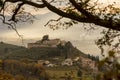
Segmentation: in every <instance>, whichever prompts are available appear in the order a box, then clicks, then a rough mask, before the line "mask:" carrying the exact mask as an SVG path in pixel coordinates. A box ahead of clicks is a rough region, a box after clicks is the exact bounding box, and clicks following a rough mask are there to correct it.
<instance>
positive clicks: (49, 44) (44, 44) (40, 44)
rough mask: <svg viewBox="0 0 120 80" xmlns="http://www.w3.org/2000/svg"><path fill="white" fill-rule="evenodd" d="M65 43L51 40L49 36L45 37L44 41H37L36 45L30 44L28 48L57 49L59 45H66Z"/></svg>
mask: <svg viewBox="0 0 120 80" xmlns="http://www.w3.org/2000/svg"><path fill="white" fill-rule="evenodd" d="M65 43H66V42H65V41H61V40H60V39H49V35H44V36H43V38H42V40H39V41H36V42H35V43H28V48H35V47H36V48H38V47H53V48H55V47H57V45H59V44H61V45H65Z"/></svg>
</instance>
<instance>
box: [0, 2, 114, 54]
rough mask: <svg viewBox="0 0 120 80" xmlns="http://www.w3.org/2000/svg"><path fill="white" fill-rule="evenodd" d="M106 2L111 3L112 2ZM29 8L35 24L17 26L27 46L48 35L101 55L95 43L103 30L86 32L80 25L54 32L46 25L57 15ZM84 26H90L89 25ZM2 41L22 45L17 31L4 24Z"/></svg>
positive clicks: (84, 50)
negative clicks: (34, 16)
mask: <svg viewBox="0 0 120 80" xmlns="http://www.w3.org/2000/svg"><path fill="white" fill-rule="evenodd" d="M102 1H103V2H105V1H104V0H101V2H102ZM106 1H110V2H111V1H112V0H106ZM105 3H106V2H105ZM29 8H30V7H28V11H29V12H32V13H33V14H34V15H36V18H35V20H34V23H33V24H30V23H20V24H18V25H17V30H18V32H19V33H20V34H21V35H23V38H24V43H25V44H27V43H29V42H35V41H36V40H40V39H41V38H42V36H43V35H46V34H48V35H49V36H50V38H60V39H62V40H66V41H68V40H69V41H71V42H72V43H73V45H74V46H76V47H77V48H78V49H80V50H81V51H83V52H85V53H90V54H94V55H100V50H99V49H98V48H97V46H96V45H95V43H94V41H95V40H97V38H98V37H99V36H100V31H101V29H98V30H92V31H86V30H84V28H83V24H82V23H79V24H77V25H74V26H72V27H70V28H68V29H67V30H62V29H59V30H55V31H53V30H52V29H50V28H49V27H44V25H45V24H46V23H47V21H48V20H50V19H54V18H57V17H58V16H57V15H56V14H54V13H52V12H50V11H49V10H47V9H46V8H45V9H41V10H39V11H38V12H34V11H33V10H31V9H29ZM84 26H89V24H86V25H84ZM0 41H4V42H7V43H11V44H17V45H21V44H22V43H21V40H20V38H19V37H18V36H17V34H16V33H15V31H13V30H10V29H8V28H7V27H5V26H4V25H3V24H0Z"/></svg>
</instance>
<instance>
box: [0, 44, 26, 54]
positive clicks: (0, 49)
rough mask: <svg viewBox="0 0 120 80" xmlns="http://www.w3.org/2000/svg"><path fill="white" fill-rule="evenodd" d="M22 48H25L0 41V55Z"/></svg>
mask: <svg viewBox="0 0 120 80" xmlns="http://www.w3.org/2000/svg"><path fill="white" fill-rule="evenodd" d="M23 48H25V47H22V46H17V45H13V44H8V43H4V42H0V55H5V54H8V53H13V52H14V51H16V50H20V49H23Z"/></svg>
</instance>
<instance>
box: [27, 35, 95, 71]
mask: <svg viewBox="0 0 120 80" xmlns="http://www.w3.org/2000/svg"><path fill="white" fill-rule="evenodd" d="M67 43H68V42H67V41H64V40H60V39H49V35H44V36H43V38H42V39H41V40H39V41H36V42H35V43H28V49H31V48H58V45H61V46H62V47H63V46H66V44H67ZM70 45H71V46H69V47H71V48H74V47H73V45H72V44H70ZM72 52H73V51H72V49H69V50H68V54H69V53H71V54H72ZM71 54H70V55H71ZM59 59H60V57H57V56H55V57H53V58H51V59H50V60H49V59H42V60H41V59H40V60H38V61H37V63H38V64H42V65H44V66H46V67H56V66H74V65H76V63H78V62H80V64H81V66H82V67H84V68H85V67H86V68H90V69H94V70H97V67H96V62H95V61H94V60H92V59H90V58H88V57H85V56H75V57H66V58H65V59H63V60H62V61H59Z"/></svg>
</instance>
